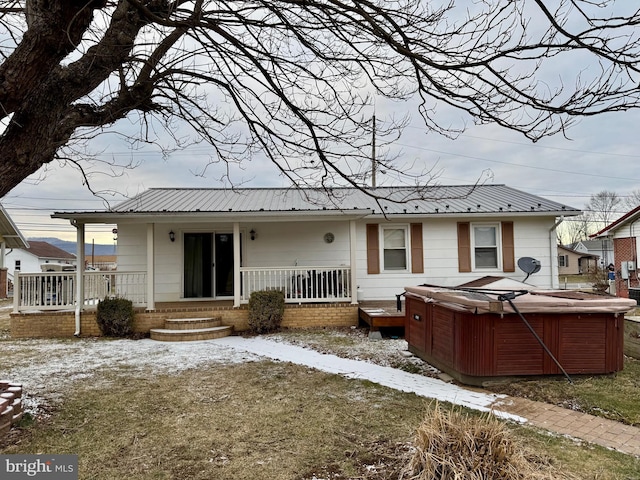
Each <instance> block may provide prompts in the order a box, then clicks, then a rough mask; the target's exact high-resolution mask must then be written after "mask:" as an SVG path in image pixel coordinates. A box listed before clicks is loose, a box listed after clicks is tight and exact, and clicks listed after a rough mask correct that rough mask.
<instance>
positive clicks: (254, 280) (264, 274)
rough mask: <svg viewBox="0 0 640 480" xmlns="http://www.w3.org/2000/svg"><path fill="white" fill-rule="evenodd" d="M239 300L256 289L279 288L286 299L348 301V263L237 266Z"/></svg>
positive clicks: (349, 279)
mask: <svg viewBox="0 0 640 480" xmlns="http://www.w3.org/2000/svg"><path fill="white" fill-rule="evenodd" d="M240 275H241V283H242V294H241V301H242V302H248V301H249V297H250V296H251V293H253V292H255V291H258V290H281V291H282V292H283V293H284V298H285V301H286V302H287V303H312V302H347V301H349V302H350V301H351V294H352V292H351V268H349V267H295V268H290V267H283V268H276V267H265V268H250V267H242V268H240Z"/></svg>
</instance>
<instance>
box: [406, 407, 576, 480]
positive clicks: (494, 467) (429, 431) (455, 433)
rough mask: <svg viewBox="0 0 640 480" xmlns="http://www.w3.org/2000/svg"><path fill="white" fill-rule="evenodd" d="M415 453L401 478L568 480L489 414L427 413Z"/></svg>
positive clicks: (416, 443) (438, 411)
mask: <svg viewBox="0 0 640 480" xmlns="http://www.w3.org/2000/svg"><path fill="white" fill-rule="evenodd" d="M414 443H415V453H414V455H413V456H412V458H411V460H410V462H409V464H408V466H407V468H406V469H405V470H404V471H403V475H402V478H406V479H412V480H434V479H437V480H458V479H465V480H467V479H468V480H484V479H498V478H499V479H502V480H525V479H531V480H534V479H540V480H543V479H544V480H553V479H561V478H562V479H568V478H575V477H573V476H569V475H566V474H562V473H561V472H559V471H558V470H557V469H556V468H553V467H552V466H551V464H550V463H549V460H548V459H545V458H544V457H540V456H539V455H535V454H533V453H532V452H530V451H529V450H528V448H526V447H525V446H524V445H523V444H522V443H521V442H519V441H518V440H517V439H516V437H515V436H514V435H513V434H512V433H511V432H510V431H509V430H508V429H507V427H506V425H505V424H504V423H502V422H500V421H498V420H497V419H496V418H495V417H493V416H492V415H484V416H470V415H469V414H466V413H464V412H463V411H462V410H460V409H454V410H443V409H442V408H441V407H440V406H439V405H437V404H436V405H435V406H434V407H433V408H432V409H430V411H429V413H428V414H427V416H426V418H425V420H424V422H423V423H422V424H421V425H420V426H419V427H418V431H417V434H416V439H415V442H414Z"/></svg>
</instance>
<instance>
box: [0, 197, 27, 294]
mask: <svg viewBox="0 0 640 480" xmlns="http://www.w3.org/2000/svg"><path fill="white" fill-rule="evenodd" d="M7 248H9V249H14V248H29V243H27V241H26V240H25V238H24V237H23V236H22V233H20V230H18V227H16V225H15V223H13V220H11V217H9V214H8V213H7V211H6V210H5V209H4V207H3V206H2V205H0V298H7V294H8V291H9V285H10V284H11V282H12V281H13V274H9V269H8V268H7V267H6V264H5V253H6V250H7Z"/></svg>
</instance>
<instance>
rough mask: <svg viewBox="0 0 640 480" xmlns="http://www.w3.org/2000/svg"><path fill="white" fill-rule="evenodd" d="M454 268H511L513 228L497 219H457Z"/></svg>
mask: <svg viewBox="0 0 640 480" xmlns="http://www.w3.org/2000/svg"><path fill="white" fill-rule="evenodd" d="M457 229H458V271H459V272H472V271H474V270H476V269H477V270H502V271H503V272H515V269H516V262H515V254H516V248H515V228H514V225H513V222H512V221H503V222H500V223H484V224H483V223H476V224H472V223H469V222H458V224H457Z"/></svg>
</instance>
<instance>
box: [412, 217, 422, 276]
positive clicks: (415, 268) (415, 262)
mask: <svg viewBox="0 0 640 480" xmlns="http://www.w3.org/2000/svg"><path fill="white" fill-rule="evenodd" d="M411 273H424V254H423V253H422V224H421V223H412V224H411Z"/></svg>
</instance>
